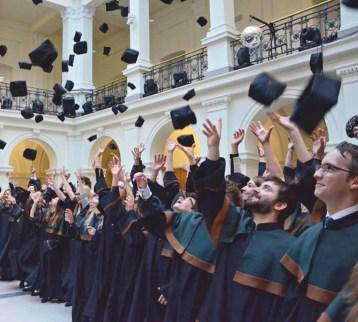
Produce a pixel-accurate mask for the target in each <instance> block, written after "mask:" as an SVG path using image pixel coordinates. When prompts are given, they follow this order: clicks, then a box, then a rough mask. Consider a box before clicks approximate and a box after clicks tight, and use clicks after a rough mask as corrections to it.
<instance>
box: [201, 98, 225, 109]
mask: <svg viewBox="0 0 358 322" xmlns="http://www.w3.org/2000/svg"><path fill="white" fill-rule="evenodd" d="M230 102H231V97H230V96H221V97H216V98H214V99H211V100H207V101H204V102H202V103H201V105H202V106H203V107H206V108H209V109H211V108H214V109H215V110H216V109H217V108H218V107H220V108H221V109H225V108H227V106H228V104H230Z"/></svg>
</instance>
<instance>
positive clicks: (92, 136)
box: [87, 134, 97, 142]
mask: <svg viewBox="0 0 358 322" xmlns="http://www.w3.org/2000/svg"><path fill="white" fill-rule="evenodd" d="M87 140H88V141H89V142H92V141H94V140H97V134H94V135H91V136H90V137H89V138H88V139H87Z"/></svg>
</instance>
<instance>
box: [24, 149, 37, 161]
mask: <svg viewBox="0 0 358 322" xmlns="http://www.w3.org/2000/svg"><path fill="white" fill-rule="evenodd" d="M36 155H37V151H36V150H34V149H30V148H27V149H25V150H24V152H23V153H22V156H23V157H24V158H25V159H27V160H31V161H35V159H36Z"/></svg>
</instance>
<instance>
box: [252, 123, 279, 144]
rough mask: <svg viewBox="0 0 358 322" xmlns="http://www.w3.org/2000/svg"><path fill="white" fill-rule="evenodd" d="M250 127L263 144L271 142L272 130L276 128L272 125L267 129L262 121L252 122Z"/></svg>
mask: <svg viewBox="0 0 358 322" xmlns="http://www.w3.org/2000/svg"><path fill="white" fill-rule="evenodd" d="M249 128H250V130H251V132H252V133H253V134H254V135H255V136H256V137H257V139H258V141H259V142H260V143H261V144H265V143H269V142H270V136H271V133H272V130H273V129H274V126H271V127H270V128H269V129H268V130H266V129H265V128H264V126H263V125H262V123H261V122H260V121H258V122H257V124H255V122H252V123H251V124H250V126H249Z"/></svg>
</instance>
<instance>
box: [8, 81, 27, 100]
mask: <svg viewBox="0 0 358 322" xmlns="http://www.w3.org/2000/svg"><path fill="white" fill-rule="evenodd" d="M10 93H11V95H12V97H20V96H26V95H27V86H26V81H14V82H11V83H10Z"/></svg>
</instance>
